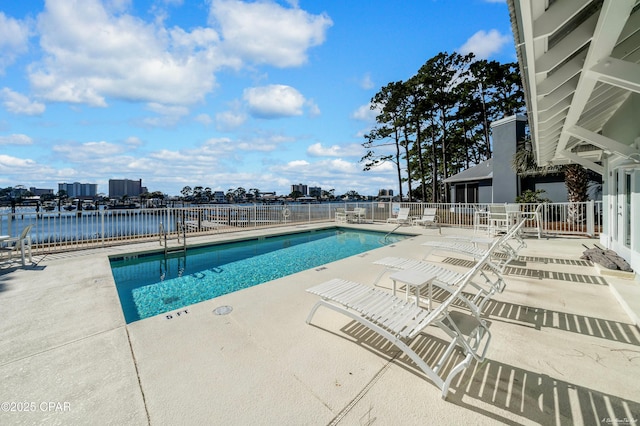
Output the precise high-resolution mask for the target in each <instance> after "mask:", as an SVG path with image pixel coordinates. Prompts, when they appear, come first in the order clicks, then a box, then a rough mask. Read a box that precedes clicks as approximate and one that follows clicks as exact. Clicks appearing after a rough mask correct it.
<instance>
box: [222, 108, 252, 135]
mask: <svg viewBox="0 0 640 426" xmlns="http://www.w3.org/2000/svg"><path fill="white" fill-rule="evenodd" d="M245 121H247V115H246V114H245V113H243V112H237V111H224V112H219V113H217V114H216V128H217V129H218V130H221V131H229V130H233V129H237V128H238V127H240V126H242V125H243V124H244V123H245Z"/></svg>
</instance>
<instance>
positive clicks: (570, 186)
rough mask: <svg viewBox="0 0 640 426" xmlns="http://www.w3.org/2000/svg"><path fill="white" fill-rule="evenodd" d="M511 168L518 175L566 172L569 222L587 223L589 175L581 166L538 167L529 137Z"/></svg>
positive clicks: (517, 152)
mask: <svg viewBox="0 0 640 426" xmlns="http://www.w3.org/2000/svg"><path fill="white" fill-rule="evenodd" d="M511 168H512V169H513V170H514V171H515V172H516V173H517V174H518V176H523V175H533V174H535V175H538V176H544V175H546V174H549V173H553V172H564V183H565V185H566V186H567V193H568V198H569V206H568V208H567V222H568V223H571V224H581V223H584V221H585V212H584V204H582V203H584V202H585V201H587V188H588V186H589V175H588V173H587V171H586V170H585V168H584V167H582V166H581V165H580V164H567V165H564V166H542V167H540V166H538V165H537V164H536V161H535V155H534V153H533V149H532V147H531V139H530V138H529V137H527V138H526V139H525V140H524V144H523V145H522V147H521V148H520V149H518V150H517V151H516V153H515V154H514V155H513V159H512V160H511Z"/></svg>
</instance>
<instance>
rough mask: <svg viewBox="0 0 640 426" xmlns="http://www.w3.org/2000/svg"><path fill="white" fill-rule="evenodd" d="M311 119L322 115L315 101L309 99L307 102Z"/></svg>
mask: <svg viewBox="0 0 640 426" xmlns="http://www.w3.org/2000/svg"><path fill="white" fill-rule="evenodd" d="M305 105H306V107H307V111H308V112H309V117H318V116H319V115H320V107H319V106H318V105H317V104H316V103H315V101H314V100H313V99H307V100H306V101H305Z"/></svg>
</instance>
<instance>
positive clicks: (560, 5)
mask: <svg viewBox="0 0 640 426" xmlns="http://www.w3.org/2000/svg"><path fill="white" fill-rule="evenodd" d="M508 4H509V12H510V16H511V23H512V28H513V34H514V38H515V43H516V51H517V54H518V62H519V64H520V72H521V75H522V79H523V85H524V89H525V97H526V102H527V114H528V119H529V127H530V131H531V137H532V141H533V143H534V150H535V155H536V161H537V162H538V164H539V165H541V166H544V165H550V164H567V163H578V164H582V165H583V166H585V167H587V168H589V169H592V170H594V171H596V172H598V173H600V174H602V173H603V167H602V166H601V165H600V164H599V162H600V161H601V160H602V159H603V157H604V156H618V157H622V158H626V159H630V160H633V161H635V162H637V163H640V124H638V121H640V117H638V116H637V114H636V118H635V120H634V119H633V118H631V119H629V118H626V117H625V115H624V114H625V113H623V111H625V109H624V108H623V106H624V105H625V103H627V108H626V110H627V111H628V110H629V108H628V103H629V102H632V103H635V105H640V0H604V1H603V0H544V1H539V0H508ZM633 105H634V104H632V107H631V109H632V110H633ZM636 113H637V110H636ZM607 126H609V127H611V126H627V127H626V128H625V129H622V131H620V130H621V129H619V128H618V129H614V130H612V129H611V128H609V129H608V128H607ZM625 130H626V131H625ZM605 135H607V136H605ZM613 135H615V136H613Z"/></svg>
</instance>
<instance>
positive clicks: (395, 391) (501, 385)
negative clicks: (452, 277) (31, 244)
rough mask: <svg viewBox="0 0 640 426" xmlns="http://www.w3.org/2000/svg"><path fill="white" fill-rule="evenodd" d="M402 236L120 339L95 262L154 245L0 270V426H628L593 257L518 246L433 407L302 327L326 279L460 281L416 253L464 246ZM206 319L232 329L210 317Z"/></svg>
mask: <svg viewBox="0 0 640 426" xmlns="http://www.w3.org/2000/svg"><path fill="white" fill-rule="evenodd" d="M314 226H315V225H314ZM314 226H305V227H303V228H312V227H314ZM363 227H366V228H370V229H376V230H380V231H388V230H391V229H392V225H386V224H384V225H383V224H373V225H363ZM300 228H301V227H296V228H295V229H296V230H299V229H300ZM282 230H283V229H279V230H278V231H279V232H280V231H282ZM402 230H403V231H406V232H414V233H418V234H419V235H417V236H415V237H413V238H410V239H408V240H405V241H402V242H400V243H397V244H395V245H393V246H387V247H384V248H380V249H377V250H374V251H370V252H367V253H364V254H362V255H358V256H353V257H350V258H347V259H344V260H341V261H337V262H333V263H330V264H327V265H325V267H326V268H324V269H317V270H316V269H312V270H307V271H304V272H300V273H297V274H294V275H291V276H289V277H285V278H282V279H278V280H275V281H271V282H268V283H266V284H263V285H259V286H256V287H253V288H250V289H246V290H242V291H239V292H236V293H232V294H228V295H225V296H222V297H219V298H216V299H212V300H208V301H205V302H201V303H198V304H196V305H191V306H188V307H187V308H185V309H186V311H187V312H186V313H182V314H181V315H179V316H178V315H177V312H174V313H173V314H174V315H172V316H171V319H168V318H167V315H159V316H156V317H152V318H148V319H145V320H141V321H137V322H134V323H131V324H125V321H124V317H123V314H122V312H121V309H120V304H119V300H118V295H117V292H116V288H115V284H114V281H113V277H112V275H111V270H110V267H109V260H108V256H109V255H113V254H118V253H127V252H136V251H142V250H149V249H157V248H158V245H157V243H145V244H136V245H127V246H122V247H117V248H106V249H95V250H85V251H81V252H72V253H62V254H55V255H46V256H36V257H35V258H34V261H35V262H37V263H36V264H34V265H32V266H29V267H26V268H20V267H14V266H16V265H9V266H7V265H3V266H2V268H1V269H0V312H1V315H2V322H0V340H1V341H2V345H1V346H0V378H1V380H2V386H1V387H0V402H2V403H3V405H2V411H1V412H0V424H65V425H68V424H118V425H124V424H131V425H145V424H151V425H161V424H193V425H196V424H241V425H246V424H279V425H280V424H286V425H302V424H309V425H323V424H345V425H361V424H374V423H375V424H379V425H399V424H402V425H424V424H430V423H434V422H437V423H439V424H442V423H444V424H474V425H476V424H496V423H497V422H500V423H507V424H545V425H547V424H616V423H618V424H636V423H638V419H640V381H638V377H640V332H639V331H638V328H637V325H636V324H637V323H638V316H637V313H638V312H640V283H639V282H638V281H634V280H629V279H625V278H622V277H615V276H609V275H604V274H602V273H600V272H599V270H598V269H596V268H595V267H594V266H592V265H590V264H588V263H587V262H585V261H581V260H580V255H581V254H582V251H584V247H583V246H582V243H587V244H593V242H594V240H583V239H579V238H570V239H559V238H554V239H548V240H547V239H540V240H538V239H534V238H528V239H527V240H526V242H527V247H526V248H525V249H523V250H522V251H521V253H520V254H521V256H522V257H521V258H520V259H519V260H520V262H518V263H517V264H516V265H515V266H514V267H513V268H511V269H510V270H509V274H508V275H507V277H506V281H507V289H506V290H505V291H504V293H501V294H498V295H497V296H496V297H495V298H494V300H493V301H492V302H491V303H490V305H489V306H488V309H487V319H488V321H489V322H490V323H491V327H490V329H491V332H492V335H493V338H492V341H491V346H490V348H489V352H488V356H487V360H486V361H485V362H484V363H482V364H481V365H478V364H475V363H474V364H472V365H471V367H470V368H468V369H467V370H466V371H465V372H464V373H463V374H461V375H460V376H458V377H457V379H456V380H454V383H453V384H452V389H451V391H450V394H449V397H448V398H447V400H446V401H445V400H442V399H441V397H440V391H439V390H438V389H437V387H436V386H434V385H433V384H432V383H431V382H429V381H428V380H427V379H426V378H425V377H424V375H423V374H422V373H421V371H420V370H418V369H417V368H416V367H415V365H413V364H412V363H411V361H409V360H408V359H407V358H406V357H405V356H403V355H402V353H401V352H399V351H398V350H397V349H396V348H395V347H393V346H390V345H389V344H387V343H386V342H385V341H382V340H380V339H378V338H377V337H376V336H375V335H373V334H372V333H370V332H369V331H368V330H366V329H363V328H362V327H360V326H358V325H357V324H355V323H354V322H353V321H351V320H349V319H348V318H346V317H344V316H341V315H339V314H337V313H335V312H332V311H329V310H326V309H325V310H323V309H320V310H318V312H317V314H316V316H315V317H314V320H313V322H312V325H308V324H306V323H305V319H306V317H307V314H308V313H309V311H310V310H311V307H312V306H313V305H314V303H315V302H316V301H317V297H316V296H313V295H311V294H308V293H307V292H305V289H307V288H309V287H311V286H313V285H315V284H318V283H321V282H323V281H325V280H328V279H331V278H335V277H340V278H347V279H352V280H355V281H359V282H362V283H366V284H371V283H373V280H374V278H375V277H376V275H377V274H378V273H379V272H380V271H381V268H382V267H380V266H376V265H373V264H372V262H373V261H375V260H376V259H379V258H382V257H385V256H399V257H410V258H415V259H422V258H423V257H424V256H428V257H427V259H428V260H430V261H436V262H441V263H442V264H446V265H447V266H448V267H451V268H453V269H456V270H460V271H464V270H465V268H467V267H468V266H469V264H470V261H469V259H466V258H465V257H464V256H460V255H453V254H451V253H446V252H441V251H432V250H431V249H429V248H426V247H424V246H421V243H422V242H425V241H427V240H430V239H436V238H445V237H446V236H448V235H452V234H465V233H466V234H467V235H469V234H470V231H464V230H460V229H448V228H445V229H443V231H442V235H441V236H439V235H438V234H437V231H435V230H433V229H426V230H423V229H418V228H412V227H405V228H403V229H402ZM268 232H269V231H264V230H263V231H249V232H246V233H236V234H228V235H224V236H211V237H202V238H197V239H196V238H194V239H192V241H190V242H204V241H214V240H215V241H219V240H221V239H228V238H238V237H241V236H242V237H244V236H247V235H257V234H264V233H268ZM381 285H382V286H384V287H387V288H391V282H390V280H388V279H386V278H385V279H383V280H382V281H381ZM224 305H228V306H231V307H232V308H233V311H232V312H231V313H229V314H228V315H216V314H214V312H213V311H214V310H215V308H217V307H219V306H224ZM428 331H429V330H428ZM442 345H443V341H442V340H440V339H439V338H438V334H437V333H433V334H432V333H425V334H423V335H420V336H419V337H418V338H417V339H416V340H415V341H414V342H413V345H412V346H413V347H414V348H416V350H417V351H418V352H419V353H420V354H421V355H422V356H424V357H425V358H427V357H430V356H433V354H434V353H436V352H437V351H438V350H440V348H441V347H442ZM7 403H8V404H7ZM51 403H52V404H51ZM25 408H28V409H29V411H25Z"/></svg>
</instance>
